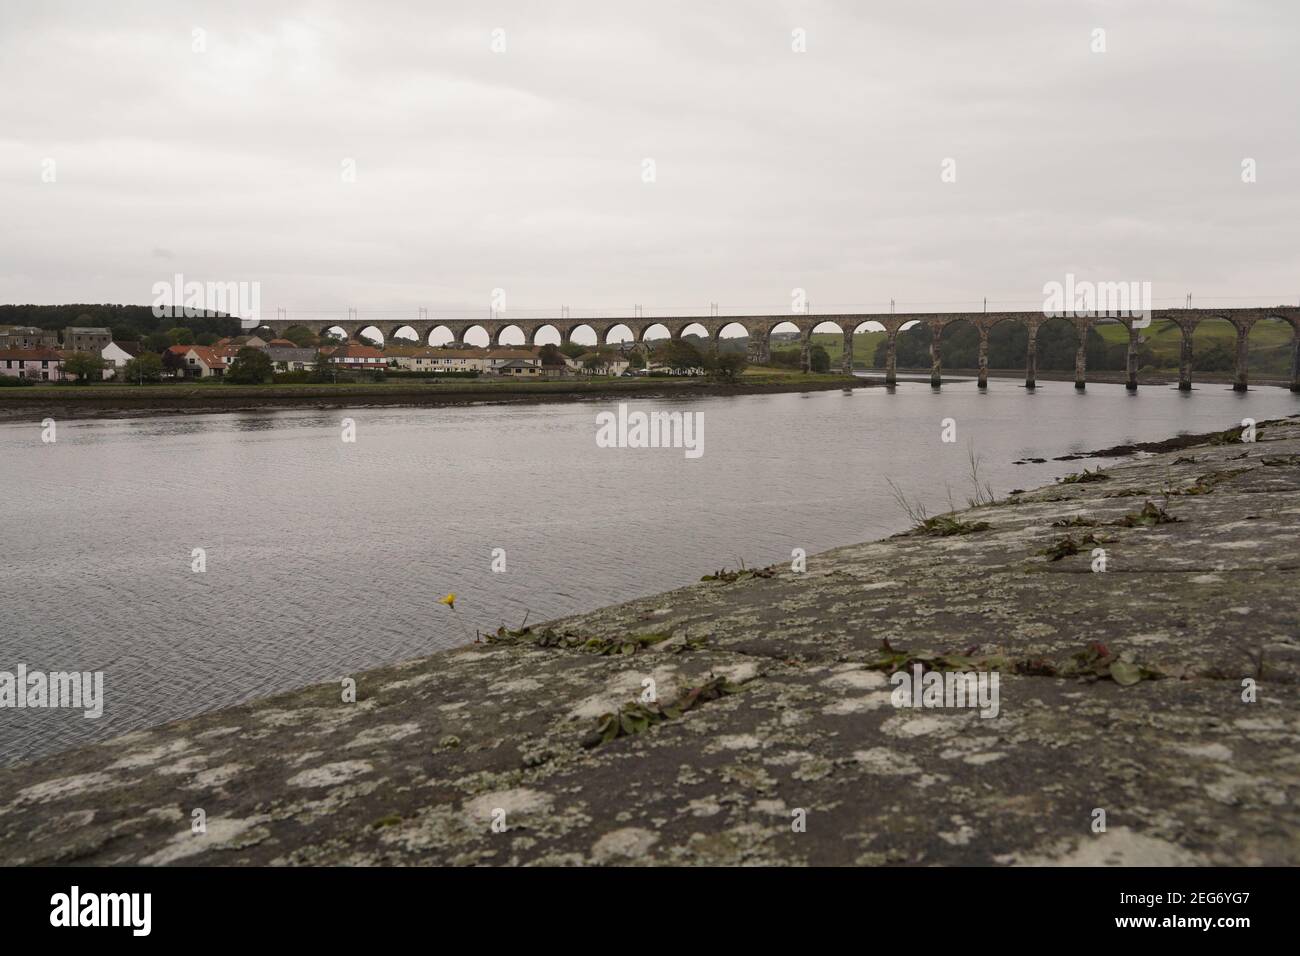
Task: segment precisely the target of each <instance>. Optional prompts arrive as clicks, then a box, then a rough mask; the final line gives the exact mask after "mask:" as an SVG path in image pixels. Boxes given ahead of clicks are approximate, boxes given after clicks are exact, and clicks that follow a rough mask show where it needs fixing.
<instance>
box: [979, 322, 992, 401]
mask: <svg viewBox="0 0 1300 956" xmlns="http://www.w3.org/2000/svg"><path fill="white" fill-rule="evenodd" d="M979 333H980V351H979V367H980V377H979V385H978V387H979V388H988V387H989V330H988V329H986V328H985V327H984V326H982V325H981V326H980V327H979Z"/></svg>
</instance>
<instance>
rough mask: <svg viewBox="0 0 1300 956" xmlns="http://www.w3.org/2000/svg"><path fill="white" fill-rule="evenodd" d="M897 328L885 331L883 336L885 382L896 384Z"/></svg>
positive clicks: (891, 384)
mask: <svg viewBox="0 0 1300 956" xmlns="http://www.w3.org/2000/svg"><path fill="white" fill-rule="evenodd" d="M897 339H898V330H897V329H892V330H890V331H888V332H886V338H885V384H886V385H890V386H893V385H897V384H898V375H897V370H898V341H897Z"/></svg>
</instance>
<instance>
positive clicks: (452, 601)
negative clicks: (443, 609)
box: [438, 594, 456, 611]
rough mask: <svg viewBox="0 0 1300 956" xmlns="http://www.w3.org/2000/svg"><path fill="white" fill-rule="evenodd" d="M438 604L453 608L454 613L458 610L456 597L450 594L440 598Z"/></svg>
mask: <svg viewBox="0 0 1300 956" xmlns="http://www.w3.org/2000/svg"><path fill="white" fill-rule="evenodd" d="M438 603H439V604H445V605H447V607H449V608H451V609H452V610H453V611H454V610H456V595H455V594H448V595H447V596H446V597H445V598H440V599H439V600H438Z"/></svg>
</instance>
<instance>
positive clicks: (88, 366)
mask: <svg viewBox="0 0 1300 956" xmlns="http://www.w3.org/2000/svg"><path fill="white" fill-rule="evenodd" d="M63 371H64V374H66V375H75V376H77V384H78V385H85V384H87V383H89V382H95V381H100V380H102V379H103V377H104V360H103V359H102V358H100V357H99V356H98V355H91V354H90V353H89V352H73V353H72V354H71V355H69V356H68V357H67V358H66V359H64V360H63Z"/></svg>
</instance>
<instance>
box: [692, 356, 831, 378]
mask: <svg viewBox="0 0 1300 956" xmlns="http://www.w3.org/2000/svg"><path fill="white" fill-rule="evenodd" d="M826 361H827V362H828V363H829V362H830V359H829V358H828V359H827V360H826ZM748 364H749V359H748V357H747V356H746V355H745V353H744V352H718V353H717V354H715V355H710V356H709V358H708V361H707V362H706V368H707V369H708V372H709V375H711V376H712V377H713V378H715V379H718V380H719V381H723V382H734V381H735V380H736V379H737V378H739V377H740V373H741V372H743V371H744V370H745V366H746V365H748Z"/></svg>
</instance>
